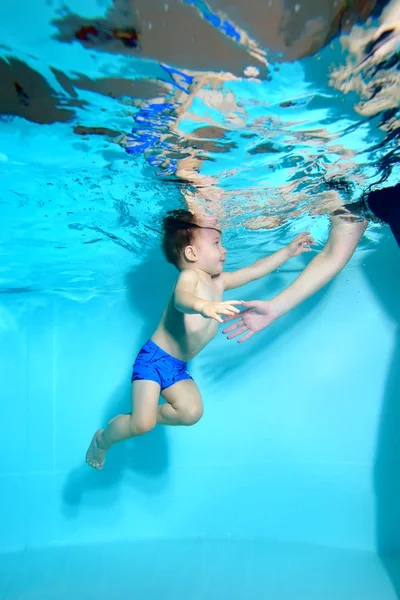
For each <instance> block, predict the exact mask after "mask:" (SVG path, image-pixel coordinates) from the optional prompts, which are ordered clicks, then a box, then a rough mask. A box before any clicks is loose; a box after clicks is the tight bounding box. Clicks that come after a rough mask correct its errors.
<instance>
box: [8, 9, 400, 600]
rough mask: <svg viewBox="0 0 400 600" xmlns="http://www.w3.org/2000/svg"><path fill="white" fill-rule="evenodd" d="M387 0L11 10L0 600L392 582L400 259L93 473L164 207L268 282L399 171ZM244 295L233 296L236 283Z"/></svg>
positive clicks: (139, 338)
mask: <svg viewBox="0 0 400 600" xmlns="http://www.w3.org/2000/svg"><path fill="white" fill-rule="evenodd" d="M398 14H399V12H398V4H397V2H390V3H382V2H374V1H373V0H368V1H366V2H354V3H353V2H348V3H345V4H343V5H342V4H341V3H340V2H337V3H335V2H333V3H332V2H322V1H321V2H320V3H318V7H316V6H315V3H313V2H309V3H307V2H305V3H296V2H277V0H268V1H267V2H265V3H261V2H249V1H248V2H241V1H239V0H237V1H236V2H230V3H228V2H225V0H213V1H211V0H210V2H209V3H205V2H202V1H201V0H196V1H194V2H191V1H183V2H181V1H180V0H179V1H178V0H174V1H169V2H165V3H164V2H158V1H156V0H136V1H134V2H130V1H128V0H126V1H125V0H115V2H111V1H108V0H103V1H100V0H98V1H95V0H90V1H89V0H87V1H86V2H84V3H83V2H78V1H72V0H68V1H67V2H59V1H56V0H47V1H46V2H45V1H39V0H35V1H32V2H30V3H27V2H24V1H23V0H18V1H16V2H14V3H13V4H12V5H11V4H10V3H8V4H6V3H2V5H1V6H0V53H1V57H0V79H1V86H0V115H1V117H0V169H1V179H0V292H1V294H0V383H1V392H0V397H1V405H2V419H0V488H1V492H2V493H1V501H0V553H1V554H0V599H1V600H2V599H4V600H16V599H21V600H28V599H30V600H33V599H39V598H40V599H46V600H50V599H53V598H54V599H57V600H58V599H63V598H67V597H68V598H70V597H71V596H73V597H75V598H76V599H77V600H81V599H82V600H86V599H89V598H94V597H96V598H110V597H111V598H126V597H130V596H135V597H137V598H143V599H144V598H146V599H147V598H149V599H152V598H155V599H157V600H158V599H159V598H166V599H169V598H172V597H173V598H177V599H182V600H197V599H198V598H199V599H200V598H210V599H213V598H215V599H217V598H218V599H222V600H225V599H228V598H229V600H230V599H232V598H237V599H238V600H244V599H246V600H247V598H261V599H263V598H274V599H276V600H288V599H289V598H290V599H291V598H304V599H305V598H307V600H310V599H311V598H315V599H316V600H319V599H321V598H324V599H325V598H326V599H329V600H330V599H332V600H333V599H335V600H347V598H348V599H349V600H350V599H351V600H353V599H358V598H362V599H363V600H366V599H371V600H392V599H395V598H397V597H400V596H399V594H400V576H399V573H400V570H399V568H398V559H397V556H398V550H399V547H400V533H399V532H400V512H399V506H400V487H399V485H398V481H399V477H398V465H399V463H400V452H399V444H398V430H399V426H400V421H399V410H398V399H399V398H400V382H399V373H400V357H399V348H400V344H399V327H398V324H399V319H400V314H399V306H400V304H399V302H398V297H399V291H400V289H399V285H400V272H399V262H398V248H397V247H396V244H395V242H394V240H393V239H392V236H391V234H390V231H389V230H388V228H387V227H386V226H385V225H383V224H379V223H372V222H371V223H370V224H369V226H368V229H367V231H366V234H365V236H364V237H363V239H362V241H361V243H360V245H359V247H358V248H357V250H356V253H355V255H354V257H353V258H352V260H351V261H350V263H349V265H348V266H347V267H346V269H344V270H343V271H342V272H341V273H340V274H339V275H338V276H337V277H336V278H335V280H334V281H333V282H332V283H331V284H330V285H329V286H328V287H327V288H325V289H323V290H322V291H321V292H319V293H318V294H316V295H315V296H314V297H313V298H311V299H310V300H309V301H307V302H305V303H303V304H302V305H301V306H300V307H298V308H297V309H296V310H293V311H292V312H291V313H290V314H288V315H286V316H285V317H283V318H282V319H280V320H279V321H277V322H276V323H274V325H273V326H272V327H270V328H268V329H267V330H266V331H264V332H262V333H260V334H257V335H256V336H254V338H253V339H252V340H251V342H248V343H246V344H241V345H239V346H238V345H237V344H235V343H234V342H227V341H226V339H225V338H224V337H223V336H222V335H218V336H217V337H216V339H215V340H214V341H213V343H212V344H210V345H209V346H208V347H207V348H206V349H205V350H204V352H202V353H201V355H200V356H199V357H198V358H196V360H195V361H194V362H193V365H192V367H191V373H192V374H193V376H194V378H195V380H196V382H197V383H198V385H199V387H200V389H201V391H202V394H203V398H204V404H205V415H204V417H203V419H202V420H201V421H200V423H199V424H198V425H197V426H196V427H194V428H176V429H168V428H162V427H158V428H156V430H155V431H154V432H152V433H151V434H149V435H148V436H145V437H143V438H141V439H135V440H131V441H129V442H127V443H126V444H121V445H120V446H118V447H116V448H114V449H112V451H111V452H110V454H109V458H108V460H107V465H106V468H105V470H104V471H103V472H101V473H98V472H94V471H92V470H90V469H89V468H88V467H87V466H86V465H85V463H84V456H85V452H86V449H87V446H88V443H89V440H90V438H91V436H92V434H93V431H94V430H95V429H96V428H97V427H100V426H104V423H105V422H107V420H108V419H109V418H111V417H112V416H114V415H115V414H117V413H118V412H127V411H129V410H130V372H131V364H132V360H133V359H134V357H135V355H136V353H137V351H138V349H139V348H140V347H141V345H142V344H143V342H144V341H145V340H146V339H147V338H148V336H149V335H151V333H152V332H153V331H154V328H155V326H156V324H157V321H158V319H159V316H160V314H161V312H162V310H163V307H164V304H165V300H166V298H167V297H168V294H169V293H170V291H171V287H172V285H173V282H174V278H175V276H176V272H175V271H174V269H173V268H172V267H170V266H169V265H166V264H165V260H164V259H163V257H162V255H161V251H160V235H159V228H160V222H161V218H162V216H163V214H164V212H165V211H166V210H168V209H171V208H175V207H178V206H181V207H182V206H185V205H189V206H190V207H193V208H195V209H196V210H204V211H207V212H210V213H213V214H216V215H217V216H218V217H219V219H220V220H221V222H222V224H223V228H224V244H225V246H226V247H227V250H228V262H227V268H228V269H231V268H236V267H239V266H242V265H245V264H247V263H249V262H250V261H254V260H256V259H257V258H260V257H261V256H264V255H265V254H268V253H270V252H272V251H275V250H277V249H279V248H281V247H282V246H283V245H284V244H286V243H287V242H288V241H290V240H291V239H292V238H293V237H294V236H295V235H296V234H297V233H299V232H301V231H304V230H309V231H310V232H311V234H312V235H313V237H314V238H315V240H316V245H315V248H314V252H313V253H312V254H311V256H308V257H306V258H304V257H299V258H298V259H295V260H292V261H291V262H290V263H288V264H287V265H285V266H284V267H282V268H281V269H280V270H279V271H278V272H276V273H273V274H271V275H270V276H269V277H268V278H267V279H265V280H261V281H259V282H255V283H253V284H251V285H249V286H247V287H246V288H243V292H242V293H243V297H244V298H245V299H255V298H257V299H258V298H272V297H274V296H275V295H276V294H277V293H279V291H280V290H282V289H283V288H285V287H286V286H287V285H289V284H290V283H291V281H293V279H294V278H295V277H297V275H298V274H299V273H300V271H301V270H302V269H303V268H304V266H305V265H306V264H307V260H309V259H310V258H312V257H313V256H314V255H315V253H316V252H317V251H319V250H320V249H322V247H323V245H324V243H325V241H326V238H327V234H328V227H329V214H330V212H332V211H333V210H334V209H335V208H338V207H340V206H341V205H342V204H343V203H351V202H355V201H357V200H358V199H359V198H360V196H361V194H362V193H363V192H365V191H367V190H369V189H379V188H383V187H387V186H389V185H393V184H396V183H397V182H398V180H399V167H398V99H399V92H398V89H399V88H398V48H399V46H398V39H399V37H398V21H399V19H398V17H397V15H398ZM231 297H233V296H232V295H231Z"/></svg>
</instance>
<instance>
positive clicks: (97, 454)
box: [86, 429, 106, 469]
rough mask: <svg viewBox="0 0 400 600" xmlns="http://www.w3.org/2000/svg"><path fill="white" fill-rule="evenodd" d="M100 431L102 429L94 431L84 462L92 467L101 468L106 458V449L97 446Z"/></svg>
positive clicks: (101, 431)
mask: <svg viewBox="0 0 400 600" xmlns="http://www.w3.org/2000/svg"><path fill="white" fill-rule="evenodd" d="M102 433H103V429H99V430H98V431H96V433H95V434H94V436H93V439H92V441H91V443H90V446H89V448H88V451H87V452H86V462H87V464H88V465H90V466H91V467H93V468H94V469H102V468H103V467H104V462H105V460H106V451H105V450H103V449H102V448H100V446H99V436H101V434H102Z"/></svg>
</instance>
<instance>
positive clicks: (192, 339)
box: [86, 209, 313, 469]
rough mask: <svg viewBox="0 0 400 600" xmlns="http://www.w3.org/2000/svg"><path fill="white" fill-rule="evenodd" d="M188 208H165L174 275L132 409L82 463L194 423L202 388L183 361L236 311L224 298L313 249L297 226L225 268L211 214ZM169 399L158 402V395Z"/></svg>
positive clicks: (144, 353) (166, 246)
mask: <svg viewBox="0 0 400 600" xmlns="http://www.w3.org/2000/svg"><path fill="white" fill-rule="evenodd" d="M206 219H207V218H203V220H201V219H200V218H199V217H196V216H195V215H194V214H192V213H191V212H189V211H187V210H183V209H179V210H175V211H171V212H169V213H168V214H167V215H166V216H165V217H164V221H163V250H164V254H165V256H166V259H167V261H168V262H170V263H172V264H173V265H175V266H176V268H177V269H178V271H179V276H178V279H177V282H176V284H175V287H174V289H173V292H172V295H171V297H170V299H169V301H168V304H167V307H166V309H165V311H164V314H163V316H162V318H161V321H160V323H159V325H158V327H157V329H156V331H155V332H154V334H153V335H152V336H151V339H150V340H149V341H147V342H146V343H145V345H144V346H143V347H142V349H141V350H140V352H139V354H138V356H137V358H136V360H135V363H134V365H133V372H132V378H131V381H132V412H131V413H130V414H124V415H118V416H117V417H114V419H112V420H111V421H110V422H109V424H108V425H107V427H106V428H105V429H99V430H98V431H96V433H95V434H94V436H93V439H92V442H91V444H90V446H89V449H88V451H87V454H86V461H87V463H88V464H89V465H90V466H92V467H94V468H95V469H102V468H103V465H104V461H105V455H106V452H107V450H109V449H110V448H111V446H113V445H114V444H115V443H117V442H120V441H122V440H125V439H127V438H131V437H134V436H137V435H143V434H145V433H147V432H149V431H150V430H152V429H153V428H154V427H155V426H156V424H157V423H160V424H163V425H194V424H195V423H197V421H198V420H199V419H200V418H201V416H202V414H203V402H202V398H201V395H200V392H199V389H198V387H197V385H196V384H195V382H194V381H193V379H192V377H191V375H190V374H189V371H188V366H187V363H188V361H189V360H191V359H192V358H194V357H195V356H196V355H197V354H198V353H199V352H200V351H201V350H202V349H203V348H204V347H205V346H206V345H207V344H208V343H209V342H210V341H211V340H212V338H213V337H215V335H216V333H217V329H218V324H219V323H222V322H223V317H224V316H232V315H234V314H236V313H239V312H240V311H239V309H238V308H237V306H238V305H241V304H242V302H241V301H239V300H227V301H223V300H222V295H223V292H224V291H225V290H231V289H234V288H238V287H240V286H242V285H244V284H246V283H249V282H250V281H255V280H256V279H259V278H260V277H263V276H264V275H266V274H267V273H270V272H271V271H274V270H275V269H277V268H278V267H279V266H280V265H282V264H283V263H284V262H285V261H287V260H288V259H289V258H291V257H293V256H298V255H299V254H301V253H302V252H307V251H311V249H310V248H309V246H310V244H312V243H313V239H312V238H311V237H310V236H309V233H301V234H300V235H298V236H297V237H296V238H295V239H294V240H293V241H292V242H291V243H290V244H289V245H287V246H286V247H284V248H282V249H281V250H279V251H278V252H275V253H274V254H272V255H270V256H267V257H265V258H262V259H261V260H258V261H256V262H255V263H254V264H252V265H250V266H248V267H245V268H243V269H239V270H237V271H232V272H226V273H224V272H223V267H224V262H225V257H226V250H225V248H224V247H223V245H222V239H221V231H220V230H219V229H218V228H217V225H216V223H215V221H213V220H211V218H209V219H208V221H207V220H206ZM160 394H161V396H162V397H163V398H164V400H165V401H166V402H165V404H160V405H159V397H160Z"/></svg>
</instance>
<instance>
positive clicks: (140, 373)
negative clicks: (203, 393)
mask: <svg viewBox="0 0 400 600" xmlns="http://www.w3.org/2000/svg"><path fill="white" fill-rule="evenodd" d="M184 379H193V377H191V376H190V375H189V372H188V370H187V363H186V362H184V361H183V360H178V359H177V358H174V357H173V356H171V355H170V354H168V352H165V351H164V350H162V349H161V348H160V347H159V346H157V344H155V343H154V342H152V341H151V340H149V341H148V342H146V343H145V345H144V346H143V348H142V349H141V350H140V352H139V354H138V355H137V357H136V360H135V362H134V365H133V372H132V377H131V381H138V380H139V381H140V380H142V381H143V380H146V381H155V382H156V383H158V384H159V386H160V387H161V390H165V388H168V387H170V386H171V385H174V383H177V382H178V381H183V380H184Z"/></svg>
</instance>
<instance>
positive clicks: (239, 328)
mask: <svg viewBox="0 0 400 600" xmlns="http://www.w3.org/2000/svg"><path fill="white" fill-rule="evenodd" d="M243 306H244V307H245V309H244V310H243V311H242V312H241V313H240V315H234V316H230V317H227V318H225V320H224V321H232V320H234V319H239V320H238V321H237V322H236V323H233V324H232V325H230V326H229V327H226V328H225V329H224V330H223V331H222V333H224V334H226V333H228V334H229V335H228V336H227V339H228V340H231V339H233V338H235V337H238V336H239V335H240V336H242V337H241V338H240V339H239V340H238V343H239V344H241V343H242V342H246V341H247V340H248V339H249V338H251V336H252V335H254V334H255V333H257V331H261V330H262V329H264V328H265V327H268V325H270V324H271V323H272V322H273V321H275V319H277V318H278V317H279V314H278V311H277V310H276V308H275V306H274V303H273V301H272V300H251V301H250V302H243Z"/></svg>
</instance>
